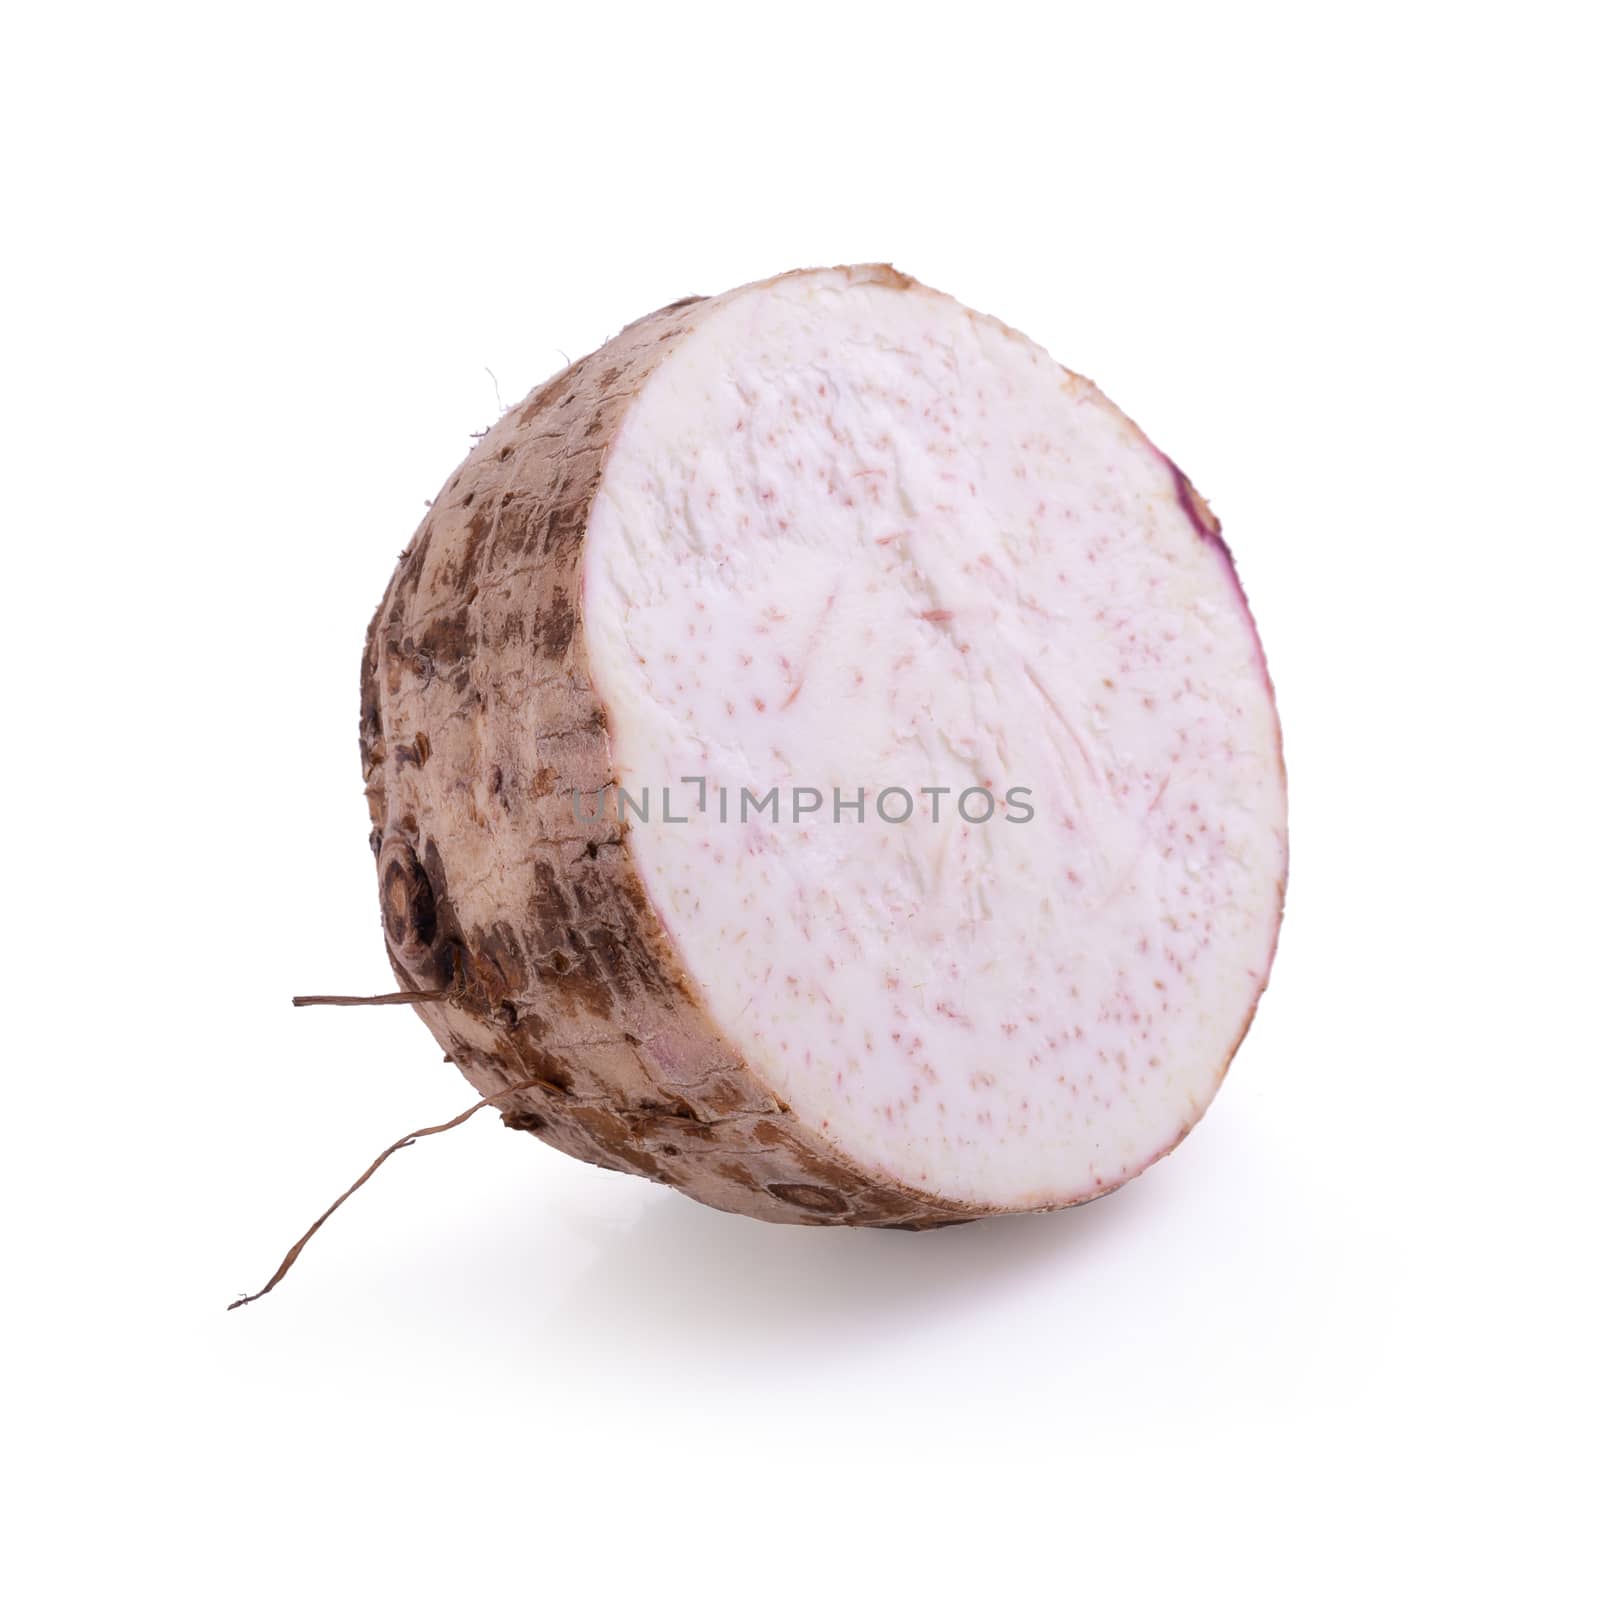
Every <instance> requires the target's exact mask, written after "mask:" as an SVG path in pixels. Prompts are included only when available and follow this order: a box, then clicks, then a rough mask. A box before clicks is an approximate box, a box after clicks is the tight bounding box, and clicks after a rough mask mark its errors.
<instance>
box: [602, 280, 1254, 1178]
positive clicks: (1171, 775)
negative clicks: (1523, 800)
mask: <svg viewBox="0 0 1600 1600" xmlns="http://www.w3.org/2000/svg"><path fill="white" fill-rule="evenodd" d="M585 562H586V565H585V575H584V576H585V593H584V609H585V619H586V624H587V630H588V634H587V636H588V641H589V651H590V657H591V669H592V672H593V675H594V680H595V685H596V688H597V689H598V691H599V693H600V695H601V698H602V699H603V701H604V702H605V704H606V706H607V710H608V716H609V728H610V738H611V748H612V756H613V760H614V762H615V765H616V771H617V775H618V780H619V782H620V783H621V784H622V785H623V786H624V787H626V788H628V789H629V790H630V791H632V792H633V793H635V794H637V793H639V792H640V791H642V790H645V789H649V790H650V791H651V792H652V796H653V799H652V808H651V821H650V822H649V823H648V824H647V825H646V824H640V823H638V822H634V824H633V826H632V830H631V833H630V847H631V849H632V851H633V853H634V856H635V859H636V861H637V863H638V866H639V870H640V873H641V875H642V877H643V880H644V883H645V886H646V888H647V890H648V892H649V894H650V896H651V898H652V900H653V902H654V904H655V906H656V908H657V910H658V911H659V913H660V915H661V918H662V920H663V921H664V923H665V924H666V926H667V928H668V929H669V930H670V933H671V935H672V937H673V938H674V939H675V941H676V943H677V946H678V949H679V951H680V953H681V956H682V960H683V964H684V966H685V969H686V970H687V971H688V972H689V973H690V974H691V975H692V977H693V979H694V981H695V982H696V983H697V984H698V987H699V989H700V992H701V997H702V999H703V1003H704V1004H705V1005H706V1006H707V1007H708V1008H709V1010H710V1012H711V1014H712V1015H713V1016H714V1018H715V1019H716V1020H717V1021H718V1022H719V1023H720V1025H721V1027H722V1028H723V1030H724V1031H725V1032H726V1033H727V1035H728V1036H729V1038H730V1039H731V1040H732V1041H733V1042H734V1044H736V1045H737V1046H738V1047H739V1048H740V1049H741V1050H742V1051H743V1052H744V1054H745V1057H746V1059H747V1060H748V1062H749V1064H750V1065H751V1067H752V1068H753V1069H754V1070H755V1071H756V1072H758V1073H759V1074H760V1075H761V1076H762V1077H763V1078H765V1079H766V1080H767V1082H768V1083H769V1084H770V1085H771V1086H772V1088H773V1089H774V1090H775V1091H776V1092H777V1093H778V1094H779V1095H780V1096H781V1097H782V1098H783V1099H784V1100H785V1101H787V1102H788V1103H789V1105H790V1106H792V1107H793V1109H794V1111H795V1112H796V1114H797V1115H798V1116H799V1117H800V1118H801V1119H802V1120H803V1121H805V1122H807V1123H808V1124H810V1125H811V1126H813V1127H814V1128H816V1129H818V1130H820V1131H821V1132H822V1133H823V1135H824V1136H825V1137H826V1138H827V1139H828V1140H829V1141H831V1142H832V1143H833V1144H834V1145H835V1146H836V1147H837V1148H839V1149H840V1150H841V1151H842V1152H844V1153H845V1154H846V1155H848V1156H849V1157H851V1158H853V1159H854V1160H855V1161H857V1162H859V1163H861V1164H863V1165H864V1166H866V1167H868V1168H870V1169H873V1170H875V1171H878V1172H881V1173H883V1174H885V1175H887V1176H889V1177H892V1178H894V1179H896V1180H898V1181H900V1182H902V1183H906V1184H909V1185H911V1186H912V1187H914V1188H917V1189H920V1190H924V1191H926V1192H928V1193H932V1194H936V1195H940V1196H944V1197H948V1198H950V1199H953V1200H957V1201H960V1202H964V1203H968V1204H975V1205H981V1206H986V1207H993V1208H1010V1207H1017V1208H1024V1207H1034V1206H1044V1205H1058V1204H1064V1203H1067V1202H1070V1201H1074V1200H1078V1199H1083V1198H1087V1197H1089V1196H1092V1195H1093V1194H1095V1193H1098V1192H1100V1191H1102V1190H1104V1189H1107V1188H1110V1187H1113V1186H1115V1185H1116V1184H1118V1183H1120V1182H1122V1181H1124V1180H1125V1179H1126V1178H1128V1177H1131V1176H1132V1175H1133V1174H1134V1173H1136V1172H1138V1171H1139V1170H1140V1169H1141V1168H1143V1167H1144V1166H1146V1165H1148V1164H1149V1162H1151V1161H1152V1160H1154V1159H1155V1158H1156V1157H1157V1156H1159V1155H1161V1154H1163V1153H1164V1152H1165V1151H1166V1150H1168V1149H1169V1148H1170V1147H1171V1146H1172V1145H1173V1144H1174V1143H1175V1142H1176V1141H1177V1140H1178V1139H1179V1138H1180V1137H1181V1136H1182V1135H1183V1134H1184V1133H1185V1132H1186V1131H1187V1130H1188V1128H1189V1127H1190V1126H1192V1124H1193V1123H1194V1122H1195V1120H1196V1119H1197V1118H1198V1117H1199V1116H1200V1114H1201V1112H1202V1111H1203V1110H1204V1109H1205V1107H1206V1105H1207V1104H1208V1102H1209V1101H1210V1099H1211V1097H1212V1095H1213V1094H1214V1093H1215V1092H1216V1089H1217V1086H1218V1083H1219V1082H1220V1080H1221V1077H1222V1074H1223V1072H1224V1071H1225V1069H1226V1066H1227V1062H1228V1060H1229V1057H1230V1055H1231V1053H1232V1051H1233V1049H1234V1047H1235V1045H1236V1043H1237V1041H1238V1039H1239V1037H1240V1035H1241V1033H1242V1031H1243V1029H1244V1028H1245V1026H1246V1024H1247V1022H1248V1019H1249V1016H1250V1013H1251V1011H1252V1009H1253V1007H1254V1004H1255V1001H1256V999H1257V997H1258V995H1259V993H1260V990H1261V988H1262V985H1263V984H1264V982H1265V979H1266V973H1267V969H1268V966H1269V964H1270V961H1271V957H1272V951H1273V947H1274V943H1275V939H1276V932H1277V926H1278V920H1279V914H1280V910H1281V899H1282V884H1283V875H1284V870H1285V819H1284V786H1283V774H1282V765H1281V760H1280V753H1279V742H1278V729H1277V720H1276V715H1275V712H1274V709H1273V704H1272V698H1271V690H1270V687H1269V684H1268V681H1267V678H1266V673H1265V668H1264V666H1263V663H1262V660H1261V656H1260V652H1259V647H1258V645H1257V641H1256V637H1255V634H1254V630H1253V628H1252V626H1251V623H1250V620H1249V616H1248V613H1247V611H1246V609H1245V606H1244V601H1243V597H1242V595H1241V593H1240V591H1239V589H1238V587H1237V585H1236V583H1235V581H1234V578H1233V575H1232V570H1231V566H1230V564H1229V562H1228V560H1227V557H1226V554H1225V553H1224V552H1223V551H1222V550H1221V548H1220V547H1219V545H1218V544H1217V543H1216V541H1215V540H1213V539H1209V538H1206V537H1203V536H1202V535H1201V533H1200V532H1199V531H1198V530H1197V528H1196V525H1195V523H1194V522H1193V521H1192V520H1191V518H1190V516H1189V514H1188V513H1187V512H1186V510H1185V507H1184V504H1183V502H1182V500H1181V499H1180V496H1179V492H1178V486H1177V480H1176V479H1175V477H1174V475H1173V473H1172V471H1171V469H1170V467H1169V465H1168V463H1167V462H1166V460H1165V458H1164V457H1162V456H1161V455H1160V454H1159V453H1158V452H1157V451H1155V450H1154V449H1153V448H1152V447H1151V446H1150V444H1149V443H1148V442H1147V441H1146V440H1145V439H1144V437H1143V436H1142V435H1141V434H1140V433H1139V432H1138V430H1137V429H1136V428H1134V427H1133V426H1132V424H1131V423H1129V422H1128V421H1127V419H1126V418H1124V417H1123V416H1122V415H1121V413H1120V412H1118V411H1117V410H1116V409H1115V408H1114V407H1113V406H1112V405H1111V404H1110V403H1109V402H1108V401H1106V400H1105V399H1104V398H1103V397H1102V396H1101V395H1100V394H1099V393H1098V391H1096V390H1095V389H1094V388H1093V387H1092V386H1091V385H1090V384H1088V383H1087V382H1085V381H1084V380H1082V379H1079V378H1076V377H1074V376H1072V375H1071V374H1069V373H1067V372H1065V371H1064V370H1063V369H1062V368H1061V367H1059V366H1058V365H1057V364H1056V363H1055V362H1054V361H1052V360H1051V359H1050V357H1049V356H1048V355H1047V354H1046V353H1045V352H1044V351H1043V350H1041V349H1039V348H1038V347H1037V346H1035V345H1033V344H1031V343H1030V342H1029V341H1027V340H1025V339H1023V338H1021V337H1020V336H1018V335H1017V334H1015V333H1013V332H1011V331H1010V330H1008V329H1006V328H1004V327H1003V326H1002V325H1001V324H999V323H997V322H995V321H993V320H992V319H989V318H986V317H982V316H978V315H976V314H974V313H972V312H969V311H967V310H965V309H964V308H962V307H961V306H960V305H958V304H956V303H955V302H954V301H952V300H949V299H947V298H946V297H944V296H941V295H937V294H935V293H933V292H932V291H929V290H926V289H922V288H920V287H918V288H915V289H911V290H907V289H901V288H896V287H892V286H889V285H887V284H883V283H876V282H861V281H858V280H856V279H853V278H852V277H851V276H849V275H847V274H845V273H843V272H837V273H835V272H823V273H812V274H802V275H796V276H792V277H789V278H784V279H779V280H776V281H774V282H772V283H770V284H767V285H764V286H757V287H755V288H752V289H750V290H748V291H745V292H744V293H742V294H739V295H736V296H733V297H731V298H730V299H728V300H727V301H725V302H722V303H720V304H718V305H717V306H716V307H714V308H713V309H712V310H711V311H709V312H708V314H707V317H706V320H705V321H704V322H703V323H702V324H701V326H700V328H699V329H698V331H697V332H696V333H694V334H693V335H692V336H690V337H688V338H686V339H685V340H684V341H683V343H682V344H681V345H680V346H679V347H678V348H677V349H676V350H675V351H674V352H673V353H672V354H671V355H670V356H669V357H668V358H667V359H666V361H665V362H664V364H663V365H662V367H661V368H660V369H659V370H658V371H657V373H656V374H655V376H654V377H653V378H652V379H651V380H650V381H649V383H648V384H647V386H646V387H645V389H644V391H643V393H642V394H641V395H640V396H639V398H638V399H637V400H636V402H635V403H634V405H633V407H632V409H631V411H630V413H629V414H628V416H627V418H626V420H625V421H624V422H623V424H622V427H621V429H620V431H619V433H618V435H617V437H616V440H615V442H614V444H613V446H612V448H611V452H610V455H609V458H608V461H607V465H606V470H605V475H604V479H603V483H602V486H601V490H600V493H599V495H598V497H597V499H596V502H595V505H594V507H593V510H592V513H591V518H590V524H589V530H588V542H587V553H586V557H585ZM695 775H704V776H705V777H706V778H707V779H708V780H709V782H710V791H709V796H708V811H707V813H706V814H704V815H701V814H698V813H695V812H694V810H693V806H694V802H695V800H696V796H697V790H696V788H695V786H693V785H686V784H685V783H684V782H683V781H682V780H683V779H685V778H686V777H691V776H695ZM664 784H665V785H669V786H671V788H672V790H673V810H674V812H675V813H676V814H682V813H686V812H687V813H689V814H690V815H691V820H690V822H688V823H686V824H664V823H662V822H661V821H660V820H659V805H660V794H659V791H660V789H661V787H662V786H663V785H664ZM718 785H723V786H726V787H727V788H728V790H729V792H730V817H731V818H732V819H733V820H730V821H729V822H728V823H726V824H724V823H722V822H720V821H719V820H718V816H717V813H718V810H719V801H718ZM774 785H777V786H779V787H780V789H781V790H782V791H783V795H782V798H783V807H784V814H783V818H782V820H781V821H780V822H778V823H776V824H774V823H773V822H772V821H771V820H770V816H763V817H761V818H759V819H752V820H750V821H747V822H744V823H743V824H741V823H740V822H739V821H738V820H737V818H738V815H739V810H740V804H739V795H740V790H741V789H742V788H748V789H750V790H751V791H753V792H754V793H755V794H757V795H764V794H765V793H766V792H767V790H769V789H770V788H772V787H773V786H774ZM802 785H805V786H811V787H814V788H816V789H819V790H821V791H823V793H824V794H825V795H826V796H827V797H828V799H827V804H826V805H825V807H824V809H823V811H821V812H819V813H816V814H814V815H812V816H810V817H809V818H804V819H802V820H801V821H800V822H799V823H798V824H796V823H795V822H794V821H792V820H791V804H790V791H791V790H792V789H794V788H796V787H799V786H802ZM890 785H901V786H903V787H905V788H906V789H909V790H911V791H912V792H913V793H916V792H917V791H918V790H920V789H921V788H923V787H925V786H945V787H948V788H949V789H950V790H951V793H950V794H949V795H947V796H945V797H944V798H943V799H942V800H941V802H940V807H941V818H940V821H938V822H937V823H935V822H934V821H933V820H932V818H931V815H930V807H931V801H930V799H929V798H928V797H926V796H920V795H919V796H918V805H919V810H918V813H917V815H916V816H915V817H914V818H913V819H912V820H911V821H910V822H907V823H905V824H902V825H899V826H895V825H891V824H889V823H886V822H884V821H881V820H879V818H878V817H877V815H876V814H875V811H874V796H875V795H876V794H877V793H878V792H879V791H881V790H883V789H884V788H886V787H888V786H890ZM975 785H977V786H989V787H991V788H992V789H993V791H994V793H995V794H996V795H997V796H1004V794H1005V793H1006V791H1007V790H1008V789H1010V788H1011V787H1012V786H1021V787H1025V788H1028V789H1030V790H1031V791H1032V794H1031V798H1030V801H1029V803H1030V804H1031V805H1032V807H1033V808H1034V815H1033V818H1032V820H1031V821H1029V822H1023V823H1019V822H1011V821H1007V820H1005V807H1004V806H1001V807H1000V808H998V809H997V811H996V813H995V816H994V818H993V819H992V820H991V821H989V822H987V823H981V824H967V823H963V822H962V821H960V820H959V818H957V817H956V816H955V815H954V804H955V800H956V796H957V794H959V792H960V791H962V790H965V789H968V788H971V787H972V786H975ZM858 786H864V787H865V788H866V790H867V808H866V810H867V816H866V820H865V821H864V822H858V821H856V820H854V816H853V813H850V812H846V813H845V814H844V815H843V817H842V819H841V820H839V821H837V822H835V821H834V819H833V810H832V804H831V801H832V791H833V790H834V789H835V788H838V789H839V790H841V791H843V792H844V794H845V797H846V798H847V799H853V798H854V796H855V794H856V790H857V788H858ZM978 809H979V807H978V806H977V804H976V802H975V801H971V802H969V810H972V811H974V812H976V811H977V810H978Z"/></svg>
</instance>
